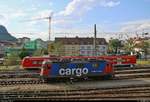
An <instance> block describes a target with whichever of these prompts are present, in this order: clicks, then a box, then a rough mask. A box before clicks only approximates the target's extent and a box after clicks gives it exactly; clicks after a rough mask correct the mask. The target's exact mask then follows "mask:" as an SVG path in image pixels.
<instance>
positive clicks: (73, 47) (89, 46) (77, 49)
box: [55, 37, 108, 56]
mask: <svg viewBox="0 0 150 102" xmlns="http://www.w3.org/2000/svg"><path fill="white" fill-rule="evenodd" d="M55 42H56V43H57V42H59V43H62V44H63V46H64V52H65V55H66V56H67V55H68V56H94V55H95V54H96V55H105V54H107V49H108V44H107V42H106V40H105V39H104V38H96V49H95V48H94V44H93V42H94V38H80V37H75V38H66V37H65V38H55Z"/></svg>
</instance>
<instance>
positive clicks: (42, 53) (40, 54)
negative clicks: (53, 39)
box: [33, 48, 48, 56]
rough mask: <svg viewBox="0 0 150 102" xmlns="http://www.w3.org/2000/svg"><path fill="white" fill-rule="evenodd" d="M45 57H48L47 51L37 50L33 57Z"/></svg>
mask: <svg viewBox="0 0 150 102" xmlns="http://www.w3.org/2000/svg"><path fill="white" fill-rule="evenodd" d="M43 55H48V51H47V49H43V48H42V49H37V50H36V51H34V53H33V56H43Z"/></svg>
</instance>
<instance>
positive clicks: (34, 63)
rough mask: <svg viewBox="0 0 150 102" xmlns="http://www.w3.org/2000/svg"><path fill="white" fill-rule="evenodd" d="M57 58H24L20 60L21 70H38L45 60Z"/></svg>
mask: <svg viewBox="0 0 150 102" xmlns="http://www.w3.org/2000/svg"><path fill="white" fill-rule="evenodd" d="M55 59H57V57H51V56H46V57H25V58H24V59H23V60H22V63H21V65H22V68H23V69H40V68H41V66H42V63H43V61H46V60H55Z"/></svg>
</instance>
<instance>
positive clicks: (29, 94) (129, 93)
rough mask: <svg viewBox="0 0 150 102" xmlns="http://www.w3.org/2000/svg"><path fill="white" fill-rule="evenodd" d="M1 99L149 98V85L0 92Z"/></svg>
mask: <svg viewBox="0 0 150 102" xmlns="http://www.w3.org/2000/svg"><path fill="white" fill-rule="evenodd" d="M0 98H1V99H3V100H14V101H15V100H112V99H125V100H130V99H133V100H150V85H149V84H143V85H130V86H124V87H112V88H90V89H88V88H87V89H86V88H85V89H76V90H55V91H54V90H53V91H52V90H51V91H48V90H47V91H19V92H17V91H16V92H0Z"/></svg>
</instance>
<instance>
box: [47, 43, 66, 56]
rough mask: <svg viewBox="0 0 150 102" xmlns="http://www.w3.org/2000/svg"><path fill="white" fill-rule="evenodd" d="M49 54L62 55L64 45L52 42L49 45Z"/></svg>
mask: <svg viewBox="0 0 150 102" xmlns="http://www.w3.org/2000/svg"><path fill="white" fill-rule="evenodd" d="M48 49H49V53H50V54H51V55H57V56H62V55H64V45H63V44H62V43H61V42H54V43H51V44H50V45H49V48H48Z"/></svg>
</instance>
